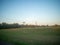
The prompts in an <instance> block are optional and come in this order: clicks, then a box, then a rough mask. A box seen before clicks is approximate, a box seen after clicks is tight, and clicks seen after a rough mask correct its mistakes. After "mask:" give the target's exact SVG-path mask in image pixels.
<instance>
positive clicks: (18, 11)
mask: <svg viewBox="0 0 60 45" xmlns="http://www.w3.org/2000/svg"><path fill="white" fill-rule="evenodd" d="M24 21H25V22H26V23H27V24H35V22H37V24H40V25H41V24H60V0H0V22H7V23H14V22H15V23H22V22H24Z"/></svg>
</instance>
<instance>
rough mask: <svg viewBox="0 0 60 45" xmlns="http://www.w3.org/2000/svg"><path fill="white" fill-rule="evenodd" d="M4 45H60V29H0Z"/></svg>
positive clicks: (0, 36) (0, 37)
mask: <svg viewBox="0 0 60 45" xmlns="http://www.w3.org/2000/svg"><path fill="white" fill-rule="evenodd" d="M0 42H1V44H2V45H60V27H33V28H32V27H29V28H12V29H0Z"/></svg>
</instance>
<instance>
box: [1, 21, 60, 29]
mask: <svg viewBox="0 0 60 45" xmlns="http://www.w3.org/2000/svg"><path fill="white" fill-rule="evenodd" d="M52 26H54V27H57V26H59V27H60V25H57V24H55V25H52ZM21 27H49V25H41V26H40V25H24V24H18V23H13V24H8V23H5V22H3V23H0V29H8V28H21Z"/></svg>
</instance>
